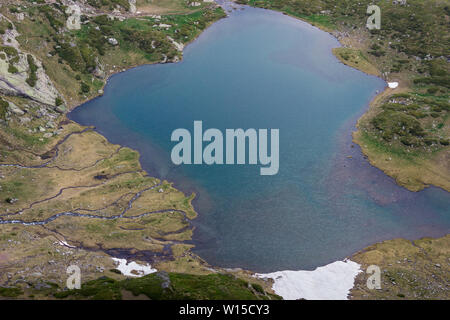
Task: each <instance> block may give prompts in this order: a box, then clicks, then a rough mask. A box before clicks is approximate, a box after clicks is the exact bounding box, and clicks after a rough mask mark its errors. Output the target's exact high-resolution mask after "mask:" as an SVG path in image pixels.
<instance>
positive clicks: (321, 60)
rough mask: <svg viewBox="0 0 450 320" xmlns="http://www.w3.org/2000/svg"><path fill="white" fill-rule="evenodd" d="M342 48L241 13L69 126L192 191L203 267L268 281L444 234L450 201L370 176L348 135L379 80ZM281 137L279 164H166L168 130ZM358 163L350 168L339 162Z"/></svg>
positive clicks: (125, 83)
mask: <svg viewBox="0 0 450 320" xmlns="http://www.w3.org/2000/svg"><path fill="white" fill-rule="evenodd" d="M337 46H339V43H338V42H337V41H336V40H335V39H334V38H333V37H332V36H330V35H329V34H327V33H324V32H322V31H320V30H318V29H316V28H314V27H312V26H310V25H308V24H306V23H303V22H301V21H298V20H295V19H293V18H290V17H287V16H284V15H282V14H280V13H275V12H271V11H266V10H261V9H252V8H246V9H245V10H239V11H235V12H233V13H232V14H231V16H230V17H229V18H227V19H224V20H221V21H219V22H217V23H215V24H214V25H213V26H212V27H210V28H209V29H208V30H207V31H206V32H204V33H203V34H202V35H201V36H200V38H199V39H198V40H197V41H195V42H194V43H192V44H191V45H189V46H188V47H187V49H186V50H185V54H184V60H183V61H182V62H181V63H177V64H166V65H152V66H142V67H139V68H135V69H132V70H129V71H127V72H125V73H122V74H118V75H115V76H113V77H112V78H111V79H110V81H109V83H108V85H107V87H106V90H105V94H104V95H103V96H102V97H100V98H97V99H95V100H93V101H91V102H88V103H86V104H84V105H83V106H82V107H79V108H77V109H76V110H75V111H73V112H72V113H71V114H70V117H71V119H73V120H75V121H77V122H79V123H81V124H84V125H95V126H96V127H97V129H98V131H99V132H100V133H102V134H104V135H105V136H106V137H107V138H108V139H109V140H110V141H111V142H113V143H119V144H122V145H126V146H130V147H132V148H135V149H138V150H139V151H140V152H141V162H142V165H143V167H144V168H145V169H146V170H147V171H148V173H149V174H150V175H153V176H157V177H160V178H164V179H167V180H170V181H173V182H175V186H176V187H178V188H180V189H181V190H183V191H185V192H186V193H190V192H192V191H194V192H196V193H197V198H196V200H195V202H194V206H195V209H196V210H197V212H198V213H199V217H198V218H197V219H196V220H195V225H196V230H195V233H194V243H195V244H196V249H195V252H197V253H198V254H200V255H201V256H202V257H203V258H205V259H206V260H207V261H208V262H210V263H211V264H214V265H220V266H225V267H243V268H249V269H252V270H255V271H260V272H267V271H275V270H283V269H312V268H315V267H317V266H319V265H323V264H326V263H329V262H331V261H335V260H337V259H342V258H344V257H345V256H347V255H349V254H352V253H353V252H355V251H356V250H359V249H361V248H363V247H365V246H367V245H369V244H371V243H373V242H376V241H380V240H385V239H390V238H394V237H406V238H410V239H413V238H417V237H421V236H439V235H443V234H445V233H448V232H449V229H450V213H449V207H450V196H449V193H447V192H445V191H443V190H440V189H437V188H430V189H427V190H425V191H423V192H420V193H412V192H409V191H407V190H405V189H403V188H400V187H398V186H397V185H396V184H395V183H394V182H393V181H392V179H391V178H389V177H387V176H385V175H384V174H383V173H382V172H380V171H379V170H378V169H376V168H373V167H371V166H370V165H369V164H368V163H367V161H366V160H365V159H363V157H362V156H361V153H360V150H359V148H358V147H354V148H351V131H352V130H353V126H354V123H355V122H356V120H357V118H358V117H359V116H360V115H361V114H362V113H363V112H364V110H365V109H366V108H367V106H368V103H369V101H370V100H371V98H373V96H374V95H375V92H376V90H382V89H383V87H384V86H385V83H384V82H383V81H382V80H380V79H378V78H376V77H372V76H368V75H365V74H363V73H361V72H359V71H357V70H354V69H351V68H349V67H346V66H344V65H343V64H341V63H339V62H338V60H337V59H336V58H335V57H334V56H333V55H332V53H331V49H332V48H333V47H337ZM194 120H202V121H203V127H204V129H206V128H218V129H220V130H222V131H223V132H224V131H225V129H226V128H230V129H234V128H244V129H247V128H276V129H279V130H280V169H279V173H278V174H277V175H275V176H261V175H259V167H258V166H249V165H241V166H238V165H234V166H206V165H197V166H195V165H191V166H189V165H182V166H179V167H177V166H174V165H173V164H172V163H171V160H170V151H171V149H172V147H173V146H174V143H172V142H171V141H170V136H171V133H172V131H173V130H175V129H177V128H187V129H189V130H190V131H191V132H192V130H193V129H192V127H193V121H194ZM348 155H352V156H353V158H352V159H349V158H347V157H346V156H348Z"/></svg>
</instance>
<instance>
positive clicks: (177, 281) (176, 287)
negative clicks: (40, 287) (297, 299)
mask: <svg viewBox="0 0 450 320" xmlns="http://www.w3.org/2000/svg"><path fill="white" fill-rule="evenodd" d="M122 290H127V291H130V292H131V293H132V294H133V295H134V296H138V295H145V296H147V297H148V298H149V299H152V300H261V299H269V298H270V299H280V297H278V296H275V295H271V294H267V293H266V292H265V291H264V289H263V288H262V287H261V286H260V285H258V284H250V285H249V283H248V282H246V281H244V280H241V279H238V278H235V277H234V276H232V275H227V274H209V275H190V274H180V273H168V274H167V273H153V274H150V275H147V276H144V277H141V278H129V279H125V280H122V281H117V280H114V279H111V278H108V277H102V278H99V279H97V280H93V281H89V282H86V283H84V284H83V285H82V287H81V289H80V290H67V291H61V292H56V293H54V296H55V297H56V298H59V299H64V298H71V299H108V300H109V299H121V298H122Z"/></svg>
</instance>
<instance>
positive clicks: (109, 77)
mask: <svg viewBox="0 0 450 320" xmlns="http://www.w3.org/2000/svg"><path fill="white" fill-rule="evenodd" d="M294 18H296V19H298V18H297V17H294ZM300 20H302V19H300ZM303 21H304V20H303ZM305 22H306V23H308V24H310V23H309V22H308V21H305ZM310 25H311V24H310ZM311 26H314V25H311ZM315 27H317V26H315ZM319 29H320V28H319ZM322 31H324V30H322ZM326 32H328V31H326ZM328 33H330V32H328ZM330 34H331V35H333V34H332V33H330ZM333 36H334V35H333ZM152 64H161V63H160V62H155V63H151V64H147V65H152ZM139 66H142V65H137V66H132V67H130V68H127V70H125V71H128V70H130V69H133V68H136V67H139ZM122 72H124V71H118V72H115V73H112V74H111V75H109V76H108V79H107V81H106V82H105V85H104V86H106V84H107V83H108V82H109V80H110V79H111V77H112V76H114V75H116V74H119V73H122ZM103 88H104V87H103ZM385 90H386V89H385ZM383 92H385V91H383ZM383 92H382V93H383ZM382 93H380V94H378V95H377V96H379V95H381V94H382ZM99 96H101V95H99ZM99 96H96V97H94V98H92V99H89V100H86V101H85V102H83V103H82V104H80V105H77V106H76V107H74V108H73V109H71V111H72V110H74V109H75V108H78V107H81V106H82V105H83V104H85V103H86V102H88V101H90V100H93V99H96V98H98V97H99ZM377 96H376V97H377ZM376 97H374V98H373V99H372V100H371V102H370V103H369V108H370V106H371V104H372V103H373V101H374V100H375V99H376ZM366 112H367V111H366ZM174 185H176V182H175V183H174ZM194 203H195V200H194Z"/></svg>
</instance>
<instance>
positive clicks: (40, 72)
mask: <svg viewBox="0 0 450 320" xmlns="http://www.w3.org/2000/svg"><path fill="white" fill-rule="evenodd" d="M5 57H6V58H5V59H0V93H2V94H5V95H14V96H22V97H26V98H29V99H32V100H34V101H37V102H40V103H43V104H47V105H51V106H54V105H55V99H56V97H58V91H57V90H56V88H55V87H54V86H53V84H52V82H51V80H50V78H49V77H48V76H47V74H46V73H45V71H44V68H43V67H42V63H41V62H40V61H39V60H38V59H37V58H36V57H35V56H33V58H34V63H35V65H36V67H37V70H36V82H35V84H34V86H33V87H32V86H30V85H29V84H28V83H27V81H26V80H27V78H28V77H29V72H30V66H29V64H28V60H27V54H25V53H22V52H20V51H18V54H17V56H16V57H18V61H17V62H15V63H14V61H11V60H12V58H11V57H8V56H7V55H6V54H5ZM16 60H17V58H16ZM10 66H13V67H14V68H15V70H14V71H15V72H11V71H12V70H11V67H10Z"/></svg>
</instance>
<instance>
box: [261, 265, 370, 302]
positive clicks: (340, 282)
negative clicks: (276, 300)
mask: <svg viewBox="0 0 450 320" xmlns="http://www.w3.org/2000/svg"><path fill="white" fill-rule="evenodd" d="M360 267H361V265H360V264H358V263H356V262H354V261H351V260H344V261H336V262H333V263H330V264H327V265H326V266H323V267H318V268H316V269H315V270H313V271H303V270H299V271H289V270H286V271H277V272H273V273H265V274H264V273H257V274H255V276H256V277H258V278H271V279H273V280H274V284H273V286H272V289H273V290H274V291H275V293H276V294H277V295H279V296H281V297H283V299H285V300H296V299H302V298H303V299H307V300H347V295H348V293H349V292H350V289H351V288H353V285H354V281H355V277H356V276H357V275H358V274H359V273H360V272H362V271H361V269H360Z"/></svg>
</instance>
